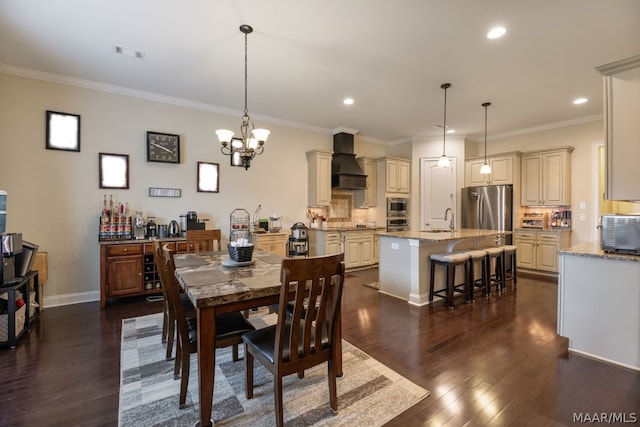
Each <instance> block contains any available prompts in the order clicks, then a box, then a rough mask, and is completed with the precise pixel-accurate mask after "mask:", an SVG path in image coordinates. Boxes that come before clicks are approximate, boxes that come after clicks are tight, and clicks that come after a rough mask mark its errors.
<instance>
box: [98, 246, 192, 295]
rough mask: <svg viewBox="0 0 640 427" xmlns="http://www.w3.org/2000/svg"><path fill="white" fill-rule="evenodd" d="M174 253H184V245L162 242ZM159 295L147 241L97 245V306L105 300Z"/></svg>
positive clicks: (156, 277)
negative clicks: (98, 267) (98, 252)
mask: <svg viewBox="0 0 640 427" xmlns="http://www.w3.org/2000/svg"><path fill="white" fill-rule="evenodd" d="M162 244H163V245H165V244H166V245H168V247H169V249H171V250H172V251H174V252H188V248H187V242H186V240H184V238H182V239H180V240H175V239H174V240H172V239H163V240H162ZM161 292H162V289H161V288H160V277H159V274H158V271H157V269H156V263H155V257H154V254H153V243H152V242H151V240H140V241H136V240H128V241H119V242H100V307H102V308H104V307H105V306H106V305H107V300H108V299H109V298H121V297H130V296H135V295H154V294H159V293H161Z"/></svg>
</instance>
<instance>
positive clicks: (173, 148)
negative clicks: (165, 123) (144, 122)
mask: <svg viewBox="0 0 640 427" xmlns="http://www.w3.org/2000/svg"><path fill="white" fill-rule="evenodd" d="M147 161H148V162H161V163H180V135H172V134H170V133H159V132H149V131H147Z"/></svg>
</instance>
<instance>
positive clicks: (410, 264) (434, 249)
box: [376, 228, 511, 305]
mask: <svg viewBox="0 0 640 427" xmlns="http://www.w3.org/2000/svg"><path fill="white" fill-rule="evenodd" d="M376 234H377V236H378V237H379V238H380V249H379V250H380V253H379V255H380V260H379V289H380V292H383V293H386V294H388V295H391V296H394V297H397V298H401V299H404V300H406V301H408V302H409V303H410V304H413V305H426V304H429V281H430V278H429V274H430V268H431V263H430V258H429V257H430V255H431V254H434V253H442V252H451V251H453V250H460V249H471V248H475V247H479V246H491V245H494V244H495V241H496V238H499V237H501V236H504V235H505V234H511V231H506V232H505V231H497V230H477V229H464V228H463V229H457V230H455V231H454V232H451V231H449V230H446V231H442V232H436V231H396V232H387V231H382V232H379V233H376ZM461 274H462V273H460V275H461ZM443 279H444V277H443V274H442V271H441V269H438V271H437V272H436V282H437V284H436V289H438V288H440V287H442V283H443ZM458 280H459V281H462V278H461V277H458Z"/></svg>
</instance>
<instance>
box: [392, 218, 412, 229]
mask: <svg viewBox="0 0 640 427" xmlns="http://www.w3.org/2000/svg"><path fill="white" fill-rule="evenodd" d="M387 231H409V217H407V216H405V217H401V218H387Z"/></svg>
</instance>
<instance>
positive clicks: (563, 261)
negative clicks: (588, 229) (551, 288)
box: [558, 242, 640, 370]
mask: <svg viewBox="0 0 640 427" xmlns="http://www.w3.org/2000/svg"><path fill="white" fill-rule="evenodd" d="M559 254H560V276H559V279H560V280H559V282H558V334H559V335H561V336H564V337H567V338H568V339H569V351H572V352H575V353H579V354H584V355H586V356H589V357H592V358H596V359H600V360H603V361H606V362H609V363H615V364H618V365H621V366H624V367H627V368H631V369H635V370H640V256H638V255H625V254H616V253H606V252H603V251H602V250H601V249H600V245H599V242H590V243H586V244H582V245H577V246H573V247H571V248H569V249H563V250H560V251H559Z"/></svg>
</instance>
